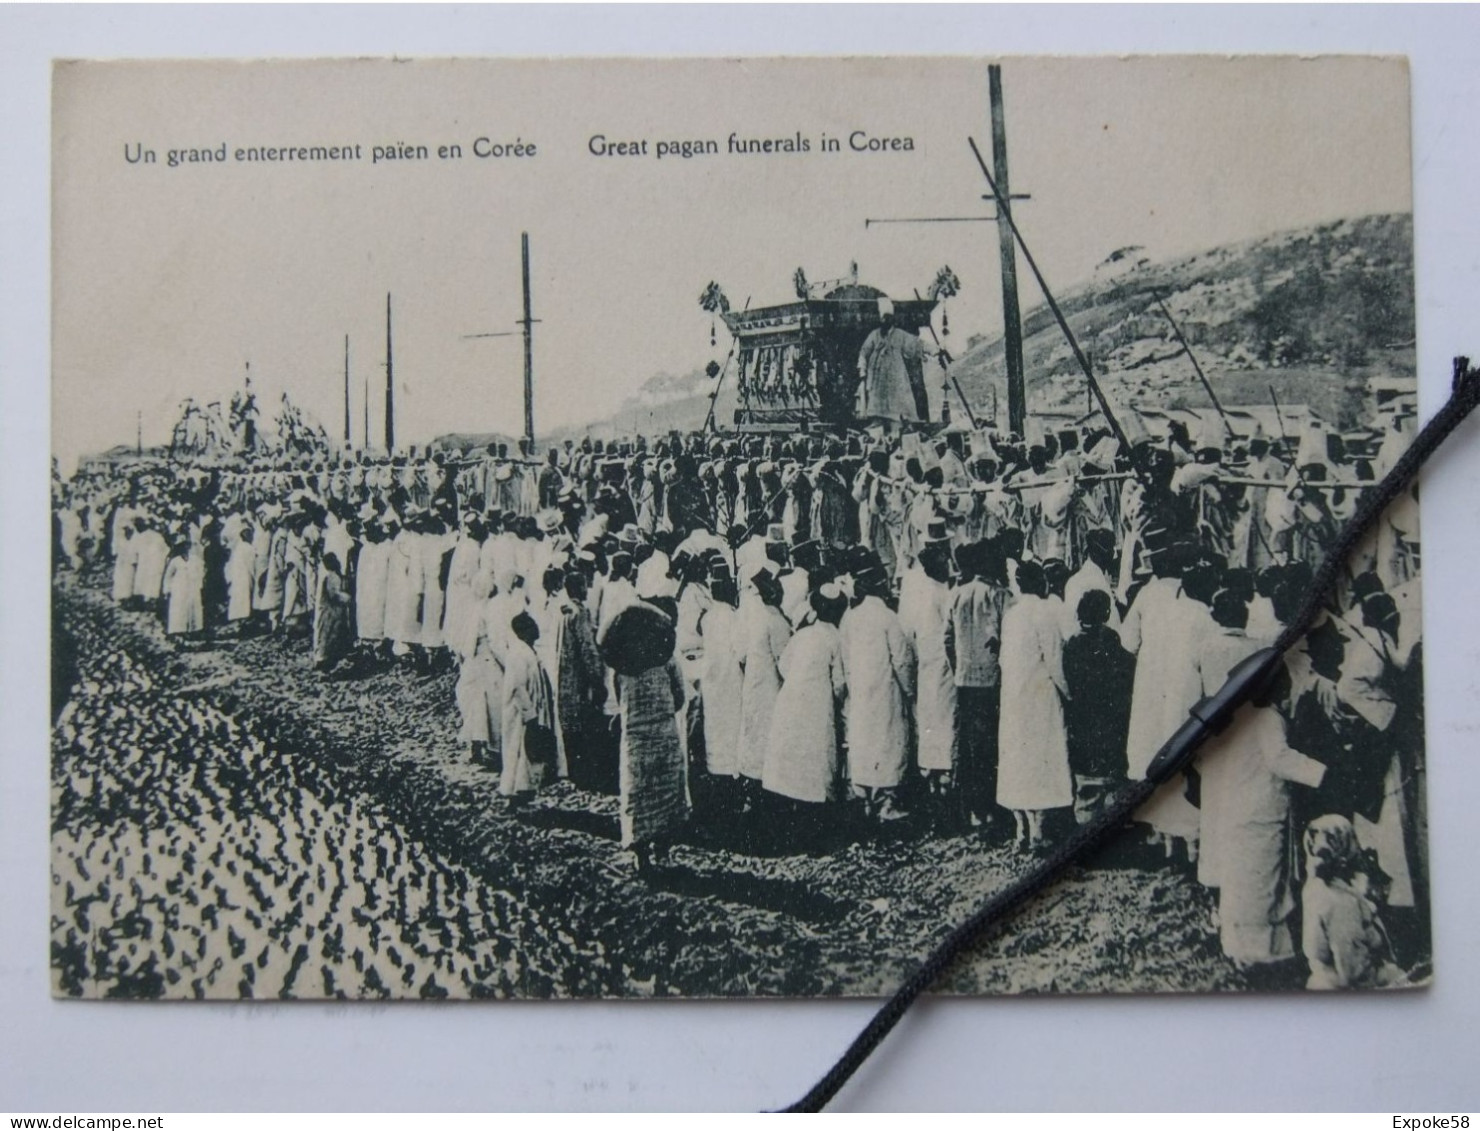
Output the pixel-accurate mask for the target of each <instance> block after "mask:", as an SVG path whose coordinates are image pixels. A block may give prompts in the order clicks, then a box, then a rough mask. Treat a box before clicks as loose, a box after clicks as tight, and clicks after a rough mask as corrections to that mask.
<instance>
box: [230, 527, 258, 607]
mask: <svg viewBox="0 0 1480 1131" xmlns="http://www.w3.org/2000/svg"><path fill="white" fill-rule="evenodd" d="M256 537H257V532H256V530H255V529H254V528H253V527H252V525H251V524H250V523H247V522H243V523H241V524H239V526H238V527H237V535H236V541H235V542H233V543H232V544H231V549H230V552H229V554H228V556H227V559H226V619H227V620H228V621H229V622H230V623H232V624H234V625H237V626H238V627H243V626H245V624H246V622H247V621H248V620H249V619H250V618H251V616H252V588H253V582H254V580H255V564H256V558H257V548H256V546H255V545H254V544H253V543H254V541H255V539H256Z"/></svg>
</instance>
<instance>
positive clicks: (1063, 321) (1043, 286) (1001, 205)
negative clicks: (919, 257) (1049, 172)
mask: <svg viewBox="0 0 1480 1131" xmlns="http://www.w3.org/2000/svg"><path fill="white" fill-rule="evenodd" d="M966 143H967V144H968V145H970V146H971V152H972V155H973V156H974V157H975V158H976V163H977V167H978V168H980V169H981V171H982V176H983V177H985V178H986V179H987V184H988V186H990V188H991V189H992V192H993V193H994V194H995V195H996V196H997V208H998V215H999V216H1001V215H1006V216H1007V224H1008V227H1009V228H1010V229H1011V230H1012V235H1013V238H1014V239H1016V240H1017V242H1018V245H1019V246H1020V247H1022V249H1023V258H1024V259H1025V260H1027V262H1028V269H1029V270H1031V271H1032V272H1033V278H1034V279H1036V280H1037V282H1038V289H1039V290H1040V291H1042V292H1043V300H1044V301H1045V302H1046V303H1048V309H1049V310H1050V311H1051V312H1052V313H1053V316H1054V319H1055V320H1056V321H1057V322H1058V324H1059V330H1060V331H1061V332H1062V333H1063V335H1064V340H1065V341H1066V342H1068V343H1069V349H1070V350H1072V351H1073V353H1074V360H1075V361H1077V362H1078V363H1079V368H1080V371H1081V372H1083V374H1084V378H1085V380H1086V381H1088V382H1089V387H1090V388H1091V389H1093V390H1094V394H1095V400H1096V402H1098V404H1099V406H1100V412H1102V413H1103V414H1104V416H1105V420H1106V422H1107V423H1108V424H1109V425H1110V431H1112V432H1114V433H1115V439H1116V441H1117V442H1118V443H1119V444H1120V446H1121V448H1123V449H1124V450H1125V451H1127V452H1129V451H1130V450H1131V443H1130V440H1128V439H1127V438H1126V435H1125V430H1124V429H1123V428H1121V426H1120V421H1119V420H1117V419H1116V418H1115V412H1114V410H1113V409H1111V407H1110V402H1109V400H1108V399H1107V398H1106V397H1105V391H1104V390H1103V389H1102V388H1100V383H1099V382H1098V381H1096V380H1095V374H1094V370H1093V369H1091V368H1090V364H1089V358H1087V357H1085V356H1084V351H1083V350H1082V349H1080V348H1079V341H1078V339H1076V338H1075V337H1074V331H1073V330H1071V329H1070V328H1069V320H1068V319H1067V318H1065V317H1064V312H1063V311H1062V310H1061V309H1059V304H1058V301H1057V300H1056V299H1055V298H1054V297H1053V292H1052V291H1051V290H1049V289H1048V280H1047V279H1045V278H1044V277H1043V272H1042V271H1040V270H1039V269H1038V263H1037V261H1036V260H1035V259H1034V258H1033V253H1032V252H1031V251H1029V250H1028V242H1027V241H1026V240H1025V239H1023V234H1022V232H1020V231H1018V228H1017V225H1016V224H1014V223H1013V220H1012V214H1011V213H1009V212H1007V198H1006V196H1004V195H1003V193H1002V191H1001V189H999V188H998V187H997V182H996V180H995V179H994V178H993V177H992V174H991V173H990V172H988V171H987V163H986V161H985V160H983V158H982V154H981V150H980V149H978V148H977V146H976V139H975V138H971V137H969V138H967V139H966ZM1008 411H1009V412H1011V411H1012V410H1011V407H1010V406H1009V408H1008Z"/></svg>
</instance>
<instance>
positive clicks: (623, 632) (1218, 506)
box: [53, 426, 1427, 987]
mask: <svg viewBox="0 0 1480 1131" xmlns="http://www.w3.org/2000/svg"><path fill="white" fill-rule="evenodd" d="M1401 442H1402V434H1401V432H1400V431H1398V430H1397V429H1395V430H1394V431H1393V432H1392V433H1391V434H1390V435H1389V436H1388V437H1386V438H1384V439H1383V441H1382V442H1381V444H1380V445H1377V446H1375V447H1374V448H1373V449H1372V450H1370V451H1367V452H1366V453H1365V454H1360V453H1357V452H1353V451H1347V450H1345V449H1344V448H1343V445H1341V444H1340V443H1339V442H1336V438H1328V437H1326V436H1325V435H1324V434H1322V433H1320V432H1318V431H1316V430H1315V429H1311V430H1309V431H1308V432H1307V433H1306V434H1305V435H1303V436H1302V437H1300V438H1299V440H1298V442H1293V441H1287V440H1285V439H1284V438H1281V437H1266V436H1264V435H1262V434H1261V433H1260V432H1258V431H1257V430H1256V431H1255V433H1254V434H1253V435H1252V436H1249V435H1245V436H1235V435H1233V433H1232V430H1231V429H1223V428H1221V427H1220V428H1218V429H1216V430H1208V431H1206V433H1203V432H1194V431H1191V430H1188V429H1183V428H1173V429H1172V431H1171V433H1170V435H1167V436H1161V437H1153V436H1152V435H1150V434H1149V433H1146V432H1145V431H1144V430H1143V429H1142V428H1140V427H1139V426H1137V427H1136V428H1135V430H1134V431H1133V432H1124V431H1122V432H1121V434H1120V435H1119V436H1116V435H1114V434H1112V433H1111V432H1110V431H1109V430H1108V429H1105V428H1097V429H1082V428H1074V429H1064V430H1062V431H1058V432H1054V431H1049V432H1047V433H1045V434H1044V435H1042V436H1041V437H1040V438H1038V440H1037V442H1033V443H1028V442H1024V441H1023V440H1021V439H1020V438H1018V437H1015V436H1002V435H998V434H994V433H990V432H985V431H983V432H975V433H963V432H944V433H940V434H936V435H930V434H928V433H926V432H906V433H904V434H902V435H891V434H889V433H888V432H886V431H884V430H882V429H876V430H873V431H866V432H853V433H848V434H841V435H836V436H829V435H786V436H755V435H740V436H736V435H722V436H715V435H700V434H690V435H682V434H678V433H674V434H670V435H668V436H666V437H662V438H659V439H655V440H650V439H648V438H644V437H637V438H634V439H632V440H630V441H624V442H614V443H610V444H603V443H601V442H600V441H594V440H583V441H581V442H580V443H575V442H566V443H565V444H564V445H563V446H561V447H557V448H554V449H551V450H550V451H548V452H547V453H546V456H545V458H544V459H543V460H536V459H532V458H528V457H527V456H525V455H523V454H521V453H518V452H516V453H513V454H511V453H510V452H509V451H508V449H507V448H503V447H499V446H494V447H491V448H490V449H489V450H488V451H486V452H478V453H474V454H471V455H464V454H462V453H453V454H436V455H428V454H413V455H412V456H400V455H397V456H394V457H390V458H383V457H382V458H375V457H370V456H366V455H356V456H350V457H347V458H329V457H327V456H325V457H319V458H314V457H301V458H296V459H291V460H284V459H264V460H253V459H249V458H246V457H236V458H234V459H226V460H216V461H211V462H205V461H179V460H173V459H168V458H164V457H160V458H154V459H151V458H148V457H143V458H139V459H137V460H133V461H129V462H124V463H108V462H98V463H93V464H88V465H85V466H84V468H83V469H82V470H80V471H79V472H78V473H77V474H76V475H75V476H73V477H72V478H71V479H69V480H66V481H63V480H62V479H61V478H60V477H57V478H56V480H55V485H54V495H55V498H54V539H53V541H54V545H53V552H54V555H55V559H56V562H57V567H58V569H61V570H85V569H88V568H95V569H98V570H100V571H102V570H107V571H111V572H110V573H108V574H107V576H108V577H109V578H110V580H111V586H112V596H113V598H114V599H115V600H116V601H117V602H119V604H121V605H124V606H127V607H135V608H142V609H149V610H153V611H155V612H157V613H158V615H159V616H161V617H162V619H163V623H164V627H165V630H166V632H167V633H168V634H169V635H170V636H172V637H174V638H176V639H177V640H179V641H181V642H182V646H186V647H201V646H211V645H212V643H213V642H219V641H221V640H223V639H229V638H231V637H233V636H240V635H251V634H262V633H276V634H281V635H283V636H284V637H285V638H287V639H290V640H291V639H301V640H303V641H304V645H303V646H304V647H306V648H308V649H311V652H312V657H313V664H314V666H315V667H316V668H317V669H318V670H319V671H321V672H322V673H324V676H325V678H346V679H352V678H356V677H357V676H359V675H362V674H364V673H366V672H368V671H372V670H375V669H377V668H379V667H381V666H383V665H387V664H404V665H406V666H408V667H411V668H414V669H417V670H421V671H426V672H434V671H438V670H445V669H446V668H447V667H449V666H455V668H456V671H457V676H456V702H457V708H458V711H459V714H460V734H461V738H462V741H463V742H464V743H465V744H466V748H467V754H468V757H469V758H471V759H473V760H474V761H476V762H479V763H482V764H485V765H487V766H488V767H489V768H490V770H491V771H492V772H495V773H497V774H498V779H499V791H500V793H501V794H502V795H503V796H504V797H506V798H507V802H506V803H507V804H508V805H510V806H514V807H517V806H520V805H522V804H525V803H527V801H528V799H530V798H531V797H532V796H534V795H535V794H536V793H537V792H538V791H539V790H540V789H541V788H542V787H543V786H544V785H545V784H546V783H548V782H550V781H552V780H554V779H555V778H557V777H563V778H568V779H569V780H570V781H571V782H572V783H573V784H574V785H575V786H576V787H578V788H580V789H584V790H594V791H605V792H610V793H616V794H618V795H619V798H620V804H619V810H620V814H621V822H622V842H623V846H624V848H626V849H629V850H630V851H631V853H632V855H633V858H634V860H635V862H636V865H637V867H638V869H639V870H640V871H642V870H646V869H647V868H648V867H649V866H650V865H651V864H652V863H653V862H654V861H655V860H661V859H662V858H663V856H664V854H665V853H666V850H667V848H668V847H669V846H670V845H671V844H672V843H673V842H674V840H675V839H676V838H677V837H679V836H680V835H681V834H682V830H683V829H684V827H685V825H686V824H688V823H690V822H708V823H712V824H729V825H738V826H748V827H751V828H755V829H763V830H764V832H765V835H766V836H767V837H769V838H771V839H773V840H774V841H775V842H776V843H779V844H782V845H785V846H788V847H789V848H790V849H792V850H796V851H808V852H818V851H828V850H829V849H830V847H832V846H835V845H837V844H838V843H840V842H841V841H843V840H846V839H848V838H852V837H856V836H859V835H862V831H863V830H867V829H868V828H869V827H871V826H875V825H878V824H884V823H889V822H894V821H897V820H900V819H902V818H908V819H911V820H913V821H915V822H917V823H919V824H920V825H922V826H924V827H927V828H929V829H934V830H939V831H941V832H943V833H944V832H948V833H952V834H955V833H967V834H969V835H974V836H979V837H982V838H984V839H986V840H988V841H990V842H995V843H1001V844H1003V845H1011V846H1012V847H1013V848H1014V849H1015V850H1016V851H1018V852H1021V853H1024V854H1034V853H1041V852H1044V851H1045V850H1046V849H1047V848H1048V847H1049V846H1050V845H1051V844H1052V843H1053V842H1054V840H1055V839H1056V838H1057V837H1059V836H1061V835H1062V834H1063V832H1064V831H1065V830H1066V829H1068V828H1070V827H1072V825H1073V823H1074V822H1075V821H1080V822H1083V821H1087V820H1089V819H1091V818H1092V817H1093V815H1094V814H1095V813H1097V812H1098V811H1099V810H1100V808H1101V807H1102V806H1103V805H1104V804H1105V803H1106V801H1107V800H1108V799H1109V798H1110V797H1111V796H1113V795H1114V793H1115V791H1116V790H1117V788H1118V786H1119V785H1120V784H1121V783H1123V782H1125V781H1127V780H1129V779H1135V778H1140V777H1143V776H1144V775H1145V773H1146V769H1147V766H1148V764H1149V763H1150V761H1151V758H1152V757H1153V755H1154V754H1155V752H1156V750H1157V749H1158V748H1159V746H1160V745H1161V743H1162V742H1163V741H1165V739H1166V738H1167V737H1168V736H1169V735H1170V734H1171V733H1172V732H1173V731H1174V730H1176V729H1177V727H1178V726H1180V725H1181V723H1182V722H1183V721H1184V720H1185V718H1186V714H1187V711H1188V709H1189V708H1190V707H1191V706H1192V705H1193V704H1194V703H1196V702H1197V701H1198V700H1199V699H1201V698H1202V697H1203V696H1205V695H1207V694H1210V693H1211V692H1213V691H1214V690H1216V689H1217V688H1218V687H1219V686H1220V685H1221V684H1222V682H1223V681H1224V679H1225V677H1226V675H1227V673H1228V672H1229V670H1230V669H1231V668H1232V667H1233V666H1234V665H1235V664H1236V663H1237V662H1239V661H1240V660H1241V659H1243V658H1244V657H1245V656H1247V655H1248V654H1250V653H1251V652H1253V651H1255V650H1256V649H1258V648H1260V647H1262V646H1265V645H1267V644H1268V643H1270V642H1271V641H1272V640H1273V638H1274V636H1275V635H1276V634H1277V633H1278V631H1279V629H1280V627H1281V625H1282V624H1283V623H1285V622H1286V621H1287V620H1288V618H1289V617H1290V616H1291V614H1292V612H1293V609H1294V607H1295V605H1296V603H1298V601H1299V600H1300V598H1301V597H1302V596H1303V594H1304V591H1305V588H1306V586H1307V584H1308V582H1309V579H1310V577H1311V568H1312V565H1313V564H1314V562H1315V560H1316V559H1317V558H1318V557H1319V555H1320V552H1321V550H1322V548H1323V547H1324V546H1326V545H1328V544H1329V543H1330V542H1331V541H1332V540H1333V538H1334V535H1335V532H1336V531H1337V529H1339V527H1340V525H1341V524H1342V523H1343V522H1344V521H1345V519H1346V518H1347V517H1349V516H1350V515H1351V513H1352V512H1353V511H1354V509H1355V507H1356V505H1357V501H1358V499H1359V497H1360V495H1361V492H1362V488H1363V485H1364V484H1367V483H1370V482H1372V481H1374V480H1375V479H1376V478H1378V477H1380V476H1381V474H1382V473H1383V472H1384V471H1385V470H1386V468H1387V466H1389V465H1390V464H1391V462H1392V460H1393V459H1394V458H1395V456H1396V453H1397V452H1398V451H1399V450H1401ZM1415 516H1416V499H1415V498H1414V497H1413V496H1412V495H1409V496H1406V497H1405V498H1404V499H1403V500H1401V501H1400V503H1399V504H1397V505H1395V506H1394V507H1393V508H1392V509H1391V510H1390V512H1389V514H1388V515H1387V516H1386V517H1385V518H1384V520H1383V522H1382V523H1381V524H1380V526H1379V528H1378V530H1377V532H1376V533H1375V535H1374V536H1373V537H1372V538H1370V539H1369V540H1368V542H1367V544H1366V545H1365V546H1364V548H1363V549H1362V551H1361V552H1360V554H1359V555H1358V559H1357V560H1356V561H1354V562H1353V563H1352V564H1351V567H1350V569H1349V570H1348V572H1347V574H1346V576H1345V578H1344V579H1343V583H1342V585H1341V587H1340V593H1339V597H1338V599H1337V601H1336V602H1335V603H1334V604H1333V607H1331V608H1330V609H1329V610H1328V612H1327V614H1326V615H1325V616H1324V617H1323V619H1322V621H1321V622H1320V624H1319V626H1318V627H1317V629H1316V630H1315V631H1313V632H1312V633H1311V634H1310V635H1309V637H1308V639H1307V641H1306V643H1305V645H1304V646H1303V648H1302V649H1301V650H1300V652H1299V653H1298V654H1296V655H1294V656H1293V657H1292V659H1291V660H1290V661H1289V662H1288V663H1287V664H1286V665H1285V670H1284V671H1283V672H1282V673H1281V675H1280V678H1279V679H1278V680H1277V681H1276V683H1275V685H1274V686H1273V687H1272V688H1271V689H1269V691H1268V692H1267V694H1266V695H1265V696H1264V698H1263V699H1262V700H1261V702H1260V703H1259V704H1258V705H1257V706H1252V707H1248V708H1245V709H1244V713H1245V714H1247V715H1248V716H1249V717H1248V718H1247V719H1246V720H1244V721H1243V723H1242V724H1241V725H1236V726H1234V727H1233V728H1231V729H1230V731H1229V732H1228V733H1227V735H1226V736H1225V737H1223V738H1220V739H1218V740H1216V741H1215V742H1214V743H1213V744H1212V746H1210V748H1208V749H1207V750H1206V751H1205V752H1204V754H1203V755H1202V756H1201V758H1200V759H1199V761H1198V763H1197V766H1196V767H1195V768H1194V769H1193V770H1192V771H1190V772H1189V773H1188V774H1187V775H1183V776H1179V777H1178V778H1177V779H1176V780H1175V781H1173V782H1170V783H1168V784H1167V785H1166V786H1165V787H1163V789H1162V790H1161V791H1160V792H1159V793H1158V794H1157V796H1156V797H1155V798H1154V799H1153V801H1152V802H1151V803H1150V804H1149V805H1148V806H1147V808H1146V809H1144V810H1143V811H1142V812H1141V813H1140V814H1139V815H1138V816H1139V823H1140V825H1141V826H1142V828H1143V831H1144V833H1145V836H1146V840H1147V843H1148V845H1153V846H1160V853H1161V855H1163V856H1164V857H1165V858H1167V859H1169V860H1174V861H1176V862H1177V864H1179V865H1180V866H1183V867H1188V868H1193V869H1195V873H1196V876H1197V879H1198V880H1199V881H1200V882H1201V883H1202V884H1204V885H1206V886H1207V887H1208V888H1210V889H1213V890H1215V891H1216V893H1217V897H1216V908H1217V911H1216V918H1217V930H1218V935H1219V939H1220V942H1221V945H1222V947H1223V949H1224V952H1225V953H1226V954H1227V955H1228V957H1229V958H1230V959H1232V960H1234V961H1235V962H1237V963H1239V964H1240V965H1241V966H1246V967H1249V968H1251V969H1253V968H1265V967H1268V966H1269V965H1270V964H1278V963H1281V962H1284V961H1286V960H1291V959H1294V958H1295V957H1296V956H1297V954H1301V955H1303V957H1304V959H1305V962H1306V963H1307V964H1308V967H1309V971H1310V974H1309V983H1308V984H1309V985H1311V986H1312V987H1317V986H1319V987H1328V986H1350V985H1374V984H1387V983H1390V982H1392V981H1395V980H1398V979H1400V978H1401V977H1403V974H1402V970H1403V967H1405V966H1410V967H1411V966H1412V965H1413V964H1414V963H1415V962H1419V961H1421V960H1422V959H1423V958H1425V957H1426V953H1425V949H1424V948H1425V946H1426V943H1425V942H1424V940H1425V939H1426V937H1427V934H1426V932H1427V927H1426V905H1425V900H1426V890H1425V888H1426V885H1425V881H1424V864H1423V855H1422V849H1421V844H1422V821H1423V815H1422V808H1421V806H1422V791H1421V775H1422V725H1421V695H1420V687H1421V675H1420V668H1421V648H1420V647H1419V644H1418V632H1419V618H1418V604H1417V601H1418V587H1417V571H1418V544H1417V529H1416V521H1415ZM1225 745H1226V746H1232V747H1236V748H1237V749H1233V750H1229V751H1228V752H1227V754H1226V755H1224V754H1223V753H1222V752H1221V751H1220V750H1219V749H1218V747H1220V746H1225ZM1302 884H1303V886H1302ZM1297 908H1298V909H1299V912H1300V914H1299V916H1298V918H1297V916H1296V914H1295V912H1296V910H1297Z"/></svg>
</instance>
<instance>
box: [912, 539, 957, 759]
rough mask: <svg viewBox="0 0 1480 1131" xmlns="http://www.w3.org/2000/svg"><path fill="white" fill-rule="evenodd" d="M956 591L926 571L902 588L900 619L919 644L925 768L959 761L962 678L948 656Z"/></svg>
mask: <svg viewBox="0 0 1480 1131" xmlns="http://www.w3.org/2000/svg"><path fill="white" fill-rule="evenodd" d="M950 615H951V590H950V587H949V586H947V585H946V584H945V583H944V582H942V581H934V580H932V579H931V578H929V577H927V576H926V575H925V573H924V571H923V570H920V569H919V568H912V569H910V570H909V571H907V572H906V574H905V576H904V580H903V581H902V582H901V583H900V590H899V623H900V626H901V627H902V628H903V629H904V631H905V633H906V635H908V636H909V638H910V643H911V644H913V645H914V649H915V661H916V673H917V674H916V677H915V687H916V694H917V698H916V700H915V732H916V747H917V750H918V754H919V760H920V768H921V769H922V770H951V769H954V768H955V765H956V678H955V673H953V672H952V671H951V664H950V661H949V660H948V659H947V657H946V624H947V623H948V621H949V620H950Z"/></svg>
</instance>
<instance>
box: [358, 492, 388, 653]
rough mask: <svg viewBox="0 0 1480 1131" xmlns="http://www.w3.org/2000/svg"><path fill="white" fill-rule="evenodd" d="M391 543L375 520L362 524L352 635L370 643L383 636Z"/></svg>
mask: <svg viewBox="0 0 1480 1131" xmlns="http://www.w3.org/2000/svg"><path fill="white" fill-rule="evenodd" d="M392 552H393V550H392V543H391V541H390V539H389V538H387V536H386V531H385V529H384V528H383V527H382V526H381V524H380V522H379V520H378V519H373V518H372V519H371V520H370V521H369V522H368V523H366V525H365V542H364V544H363V545H362V546H361V547H360V556H359V560H358V561H357V562H356V564H355V634H356V635H357V636H358V637H359V638H360V639H361V640H364V641H366V642H368V643H369V644H371V645H372V646H379V644H380V643H381V641H383V640H384V639H385V604H386V596H387V585H388V582H389V580H390V566H391V554H392Z"/></svg>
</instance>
